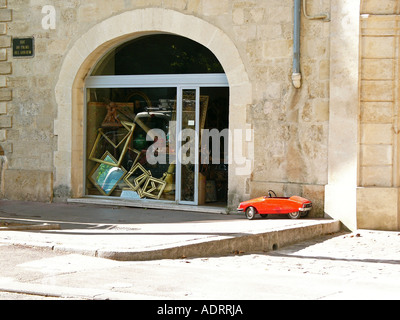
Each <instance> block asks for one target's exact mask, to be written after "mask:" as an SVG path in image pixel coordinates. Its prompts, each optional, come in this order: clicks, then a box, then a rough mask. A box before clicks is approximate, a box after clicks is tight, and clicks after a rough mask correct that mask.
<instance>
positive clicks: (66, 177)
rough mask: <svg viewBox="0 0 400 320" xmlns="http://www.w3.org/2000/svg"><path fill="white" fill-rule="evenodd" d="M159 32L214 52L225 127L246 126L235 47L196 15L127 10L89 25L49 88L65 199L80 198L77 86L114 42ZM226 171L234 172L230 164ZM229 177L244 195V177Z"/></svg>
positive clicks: (245, 95) (247, 97) (246, 83)
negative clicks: (225, 106)
mask: <svg viewBox="0 0 400 320" xmlns="http://www.w3.org/2000/svg"><path fill="white" fill-rule="evenodd" d="M161 32H164V33H172V34H176V35H180V36H184V37H187V38H189V39H191V40H194V41H197V42H198V43H200V44H202V45H204V46H205V47H207V48H209V49H210V50H211V51H212V52H213V53H214V55H215V56H216V57H217V58H218V60H219V61H220V63H221V65H222V67H223V68H224V70H225V73H226V75H227V78H228V81H229V85H230V101H231V102H230V125H231V126H233V128H235V129H237V128H245V127H246V124H245V121H243V115H244V114H246V106H247V105H250V104H251V103H252V87H251V83H250V80H249V77H248V75H247V72H246V69H245V66H244V64H243V61H242V59H241V57H240V54H239V51H238V49H237V48H236V46H235V44H234V43H233V42H232V40H231V39H230V38H229V37H228V36H227V35H226V34H225V33H224V32H223V31H222V30H221V29H219V28H217V27H216V26H214V25H212V24H210V23H208V22H206V21H204V20H202V19H200V18H198V17H195V16H191V15H186V14H183V13H180V12H177V11H173V10H168V9H161V8H146V9H138V10H133V11H128V12H125V13H122V14H119V15H116V16H113V17H111V18H108V19H106V20H104V21H102V22H100V23H98V24H97V25H95V26H94V27H92V28H91V29H90V30H89V31H88V32H86V33H85V34H83V35H82V36H81V37H80V38H79V39H78V40H77V41H76V42H75V43H74V44H73V45H72V47H71V48H70V50H69V51H68V52H67V54H66V56H65V59H64V61H63V64H62V66H61V70H60V73H59V78H58V82H57V84H56V88H55V95H56V102H57V119H56V120H55V123H54V128H55V129H54V130H55V135H56V136H58V149H57V151H56V152H55V155H54V166H55V176H54V179H55V181H54V186H55V189H57V188H60V190H65V189H69V190H71V191H72V192H71V193H70V194H69V195H68V196H72V197H81V196H83V195H84V193H83V192H84V190H83V180H84V178H83V163H84V159H83V157H82V154H83V148H84V143H83V140H84V132H83V128H84V126H83V120H84V116H83V110H84V94H83V91H84V90H83V88H84V83H85V78H86V76H87V75H88V73H89V72H90V69H91V68H92V67H93V66H94V65H95V64H96V62H97V61H98V60H99V59H100V58H101V57H102V56H103V55H104V54H105V53H106V52H107V51H108V50H110V49H111V48H114V47H115V46H117V45H118V44H120V43H123V42H125V41H127V40H130V39H133V38H136V37H140V36H143V35H146V34H152V33H161ZM231 167H232V169H234V165H233V166H231ZM230 176H232V179H236V180H237V179H239V180H240V181H232V185H235V186H237V185H238V182H239V184H240V187H239V189H241V190H232V189H231V188H230V189H231V190H230V192H231V191H233V192H234V193H238V192H239V193H241V191H243V192H242V193H244V190H245V177H240V178H239V177H235V174H230ZM230 179H231V178H230ZM230 184H231V182H230ZM235 188H236V187H235Z"/></svg>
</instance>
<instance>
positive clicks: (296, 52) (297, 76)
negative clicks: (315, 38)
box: [292, 0, 305, 89]
mask: <svg viewBox="0 0 400 320" xmlns="http://www.w3.org/2000/svg"><path fill="white" fill-rule="evenodd" d="M304 1H305V0H304ZM300 25H301V0H294V35H293V73H292V83H293V86H294V87H295V88H296V89H300V88H301V73H300Z"/></svg>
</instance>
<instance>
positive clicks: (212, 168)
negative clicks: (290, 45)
mask: <svg viewBox="0 0 400 320" xmlns="http://www.w3.org/2000/svg"><path fill="white" fill-rule="evenodd" d="M86 101H87V103H86V146H87V148H86V155H87V156H86V160H87V161H86V178H87V179H86V181H85V193H86V196H98V197H108V198H117V199H128V200H138V199H144V200H158V201H172V202H177V203H180V204H190V205H198V204H201V205H205V204H214V205H215V204H218V205H220V206H223V207H226V204H227V198H228V158H227V155H228V152H229V150H228V145H229V144H228V141H227V140H228V139H229V137H228V135H227V136H225V137H223V135H221V132H224V130H228V128H229V84H228V80H227V78H226V75H225V73H224V70H223V68H222V66H221V64H220V63H219V61H218V59H217V58H216V57H215V56H214V54H213V53H212V52H211V51H210V50H209V49H207V48H206V47H204V46H202V45H201V44H199V43H197V42H195V41H192V40H190V39H188V38H185V37H181V36H177V35H172V34H156V35H154V34H153V35H148V36H143V37H139V38H135V39H133V40H131V41H127V42H125V43H123V44H121V45H118V46H117V47H115V48H113V49H112V50H110V51H109V52H108V53H107V54H106V55H105V56H104V57H102V59H101V60H100V61H99V62H98V63H97V64H96V65H95V66H94V68H93V70H92V71H91V73H90V75H89V77H87V79H86ZM203 132H206V136H204V137H203V135H202V133H203ZM210 132H211V133H212V134H214V137H213V136H212V134H211V135H210V134H209V133H210ZM215 138H216V139H215ZM212 144H217V145H218V144H219V146H217V148H216V147H215V146H213V145H212Z"/></svg>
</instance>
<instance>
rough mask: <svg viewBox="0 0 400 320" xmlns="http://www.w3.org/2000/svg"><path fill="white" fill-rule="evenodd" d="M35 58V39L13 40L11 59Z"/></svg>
mask: <svg viewBox="0 0 400 320" xmlns="http://www.w3.org/2000/svg"><path fill="white" fill-rule="evenodd" d="M34 56H35V39H34V38H33V37H29V38H13V57H14V58H32V57H34Z"/></svg>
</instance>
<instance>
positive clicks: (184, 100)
mask: <svg viewBox="0 0 400 320" xmlns="http://www.w3.org/2000/svg"><path fill="white" fill-rule="evenodd" d="M177 98H178V99H177V100H178V104H177V105H178V112H177V114H178V119H177V151H178V152H177V157H176V160H177V167H176V169H177V172H176V174H177V176H176V178H177V181H176V186H177V194H176V196H177V201H178V202H179V203H180V204H189V205H190V204H191V205H197V204H198V179H199V163H198V159H199V113H200V88H198V87H197V88H183V87H178V96H177Z"/></svg>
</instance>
